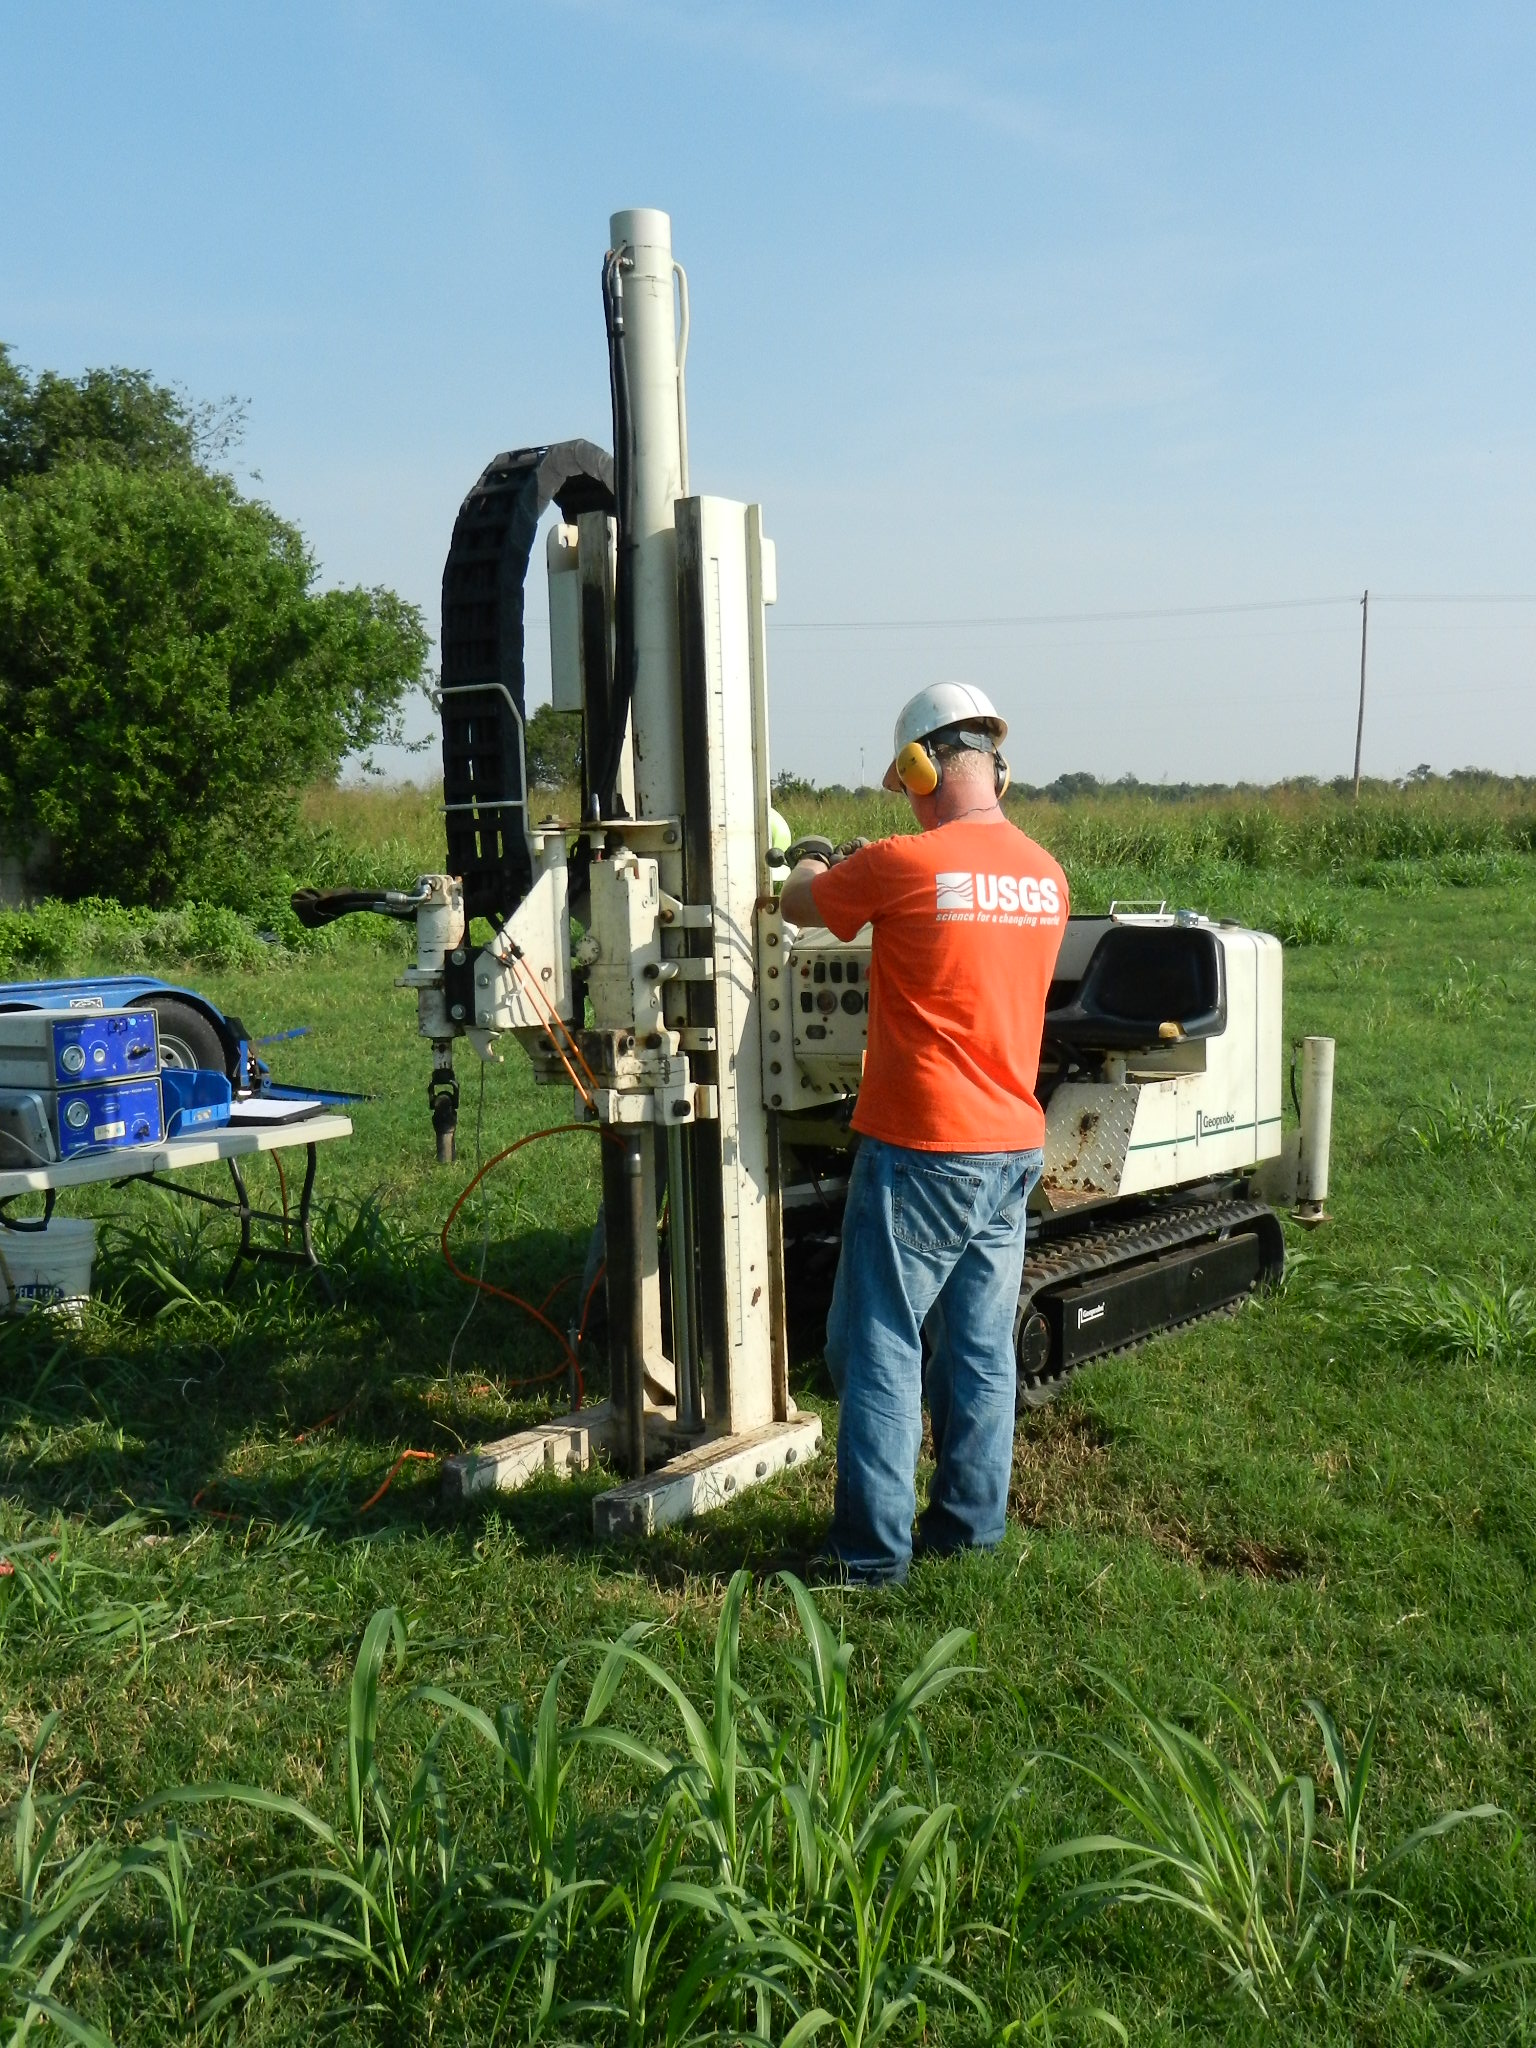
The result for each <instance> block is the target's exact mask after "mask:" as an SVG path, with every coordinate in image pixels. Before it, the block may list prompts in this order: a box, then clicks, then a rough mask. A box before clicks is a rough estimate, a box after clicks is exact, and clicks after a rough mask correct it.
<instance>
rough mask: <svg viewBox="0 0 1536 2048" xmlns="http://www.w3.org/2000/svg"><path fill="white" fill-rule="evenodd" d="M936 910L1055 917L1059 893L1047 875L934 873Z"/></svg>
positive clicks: (1059, 909) (1058, 906)
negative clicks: (1025, 913) (1024, 913)
mask: <svg viewBox="0 0 1536 2048" xmlns="http://www.w3.org/2000/svg"><path fill="white" fill-rule="evenodd" d="M933 881H934V887H935V889H936V890H937V891H938V904H937V907H938V908H939V909H940V910H1001V911H1005V912H1015V913H1016V912H1018V911H1021V910H1022V911H1027V912H1028V913H1029V915H1030V916H1032V917H1038V916H1040V915H1042V913H1043V914H1044V915H1045V916H1046V917H1057V916H1059V915H1060V913H1061V891H1060V890H1059V889H1058V888H1057V886H1056V884H1055V882H1054V881H1053V880H1052V879H1051V877H1050V876H1049V875H1045V876H1041V877H1039V878H1038V879H1037V878H1036V877H1035V876H1034V875H972V874H965V873H948V874H937V875H935V876H934V878H933Z"/></svg>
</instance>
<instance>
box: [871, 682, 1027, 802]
mask: <svg viewBox="0 0 1536 2048" xmlns="http://www.w3.org/2000/svg"><path fill="white" fill-rule="evenodd" d="M946 725H966V726H972V727H975V728H978V729H979V730H981V731H982V732H987V733H990V734H991V735H992V737H993V739H994V740H1002V739H1006V738H1007V737H1008V721H1007V719H1005V718H1002V717H1000V716H999V714H998V709H997V706H996V705H995V704H994V703H993V702H992V699H991V698H990V697H989V696H988V695H987V693H986V691H985V690H978V689H977V687H976V685H975V684H974V683H930V684H929V685H928V688H927V689H926V690H919V691H918V693H917V695H916V696H915V697H912V698H909V699H908V701H907V702H906V703H905V704H903V705H902V707H901V716H900V717H899V718H898V719H897V721H896V744H895V747H894V749H893V750H892V753H891V765H890V767H889V768H887V769H886V771H885V784H884V786H885V787H886V788H887V789H900V787H901V777H900V776H899V775H898V774H897V773H896V761H897V757H898V756H899V755H900V753H901V750H902V748H903V747H906V746H910V745H911V744H912V742H913V740H925V739H927V737H928V735H929V734H930V733H935V732H939V731H941V730H942V729H943V728H944V727H945V726H946Z"/></svg>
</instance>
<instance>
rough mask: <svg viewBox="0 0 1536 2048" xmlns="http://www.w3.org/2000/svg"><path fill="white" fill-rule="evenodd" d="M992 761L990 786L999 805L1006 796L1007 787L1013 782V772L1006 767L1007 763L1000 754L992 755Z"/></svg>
mask: <svg viewBox="0 0 1536 2048" xmlns="http://www.w3.org/2000/svg"><path fill="white" fill-rule="evenodd" d="M992 760H993V767H992V785H993V787H994V788H995V789H996V791H997V796H998V801H999V803H1001V801H1002V799H1003V798H1004V797H1005V796H1006V795H1007V794H1008V785H1009V783H1010V782H1012V780H1013V770H1012V769H1011V768H1010V767H1009V766H1008V763H1007V762H1006V761H1005V760H1004V759H1003V757H1002V755H1001V754H994V755H993V757H992Z"/></svg>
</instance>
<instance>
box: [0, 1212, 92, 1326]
mask: <svg viewBox="0 0 1536 2048" xmlns="http://www.w3.org/2000/svg"><path fill="white" fill-rule="evenodd" d="M95 1257H96V1226H95V1224H94V1223H92V1222H91V1220H90V1218H89V1217H86V1216H55V1217H54V1219H53V1221H52V1222H51V1223H50V1224H49V1225H48V1227H47V1229H46V1230H3V1229H0V1314H4V1313H9V1314H11V1315H25V1314H26V1313H27V1311H28V1310H29V1309H34V1308H37V1307H39V1306H49V1307H51V1306H52V1305H53V1304H55V1303H58V1302H66V1303H67V1302H80V1301H84V1300H85V1299H87V1298H88V1296H89V1295H90V1291H91V1265H92V1262H93V1261H94V1259H95Z"/></svg>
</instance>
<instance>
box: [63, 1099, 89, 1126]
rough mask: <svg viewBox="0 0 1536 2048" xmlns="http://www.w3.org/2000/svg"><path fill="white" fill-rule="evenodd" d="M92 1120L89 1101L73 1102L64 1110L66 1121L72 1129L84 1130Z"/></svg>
mask: <svg viewBox="0 0 1536 2048" xmlns="http://www.w3.org/2000/svg"><path fill="white" fill-rule="evenodd" d="M90 1120H91V1105H90V1104H89V1103H88V1102H72V1103H71V1104H70V1105H69V1107H68V1109H66V1110H65V1112H64V1121H65V1123H67V1124H68V1125H69V1128H70V1129H71V1130H72V1131H83V1130H84V1129H85V1127H86V1125H87V1124H88V1123H89V1122H90Z"/></svg>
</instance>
